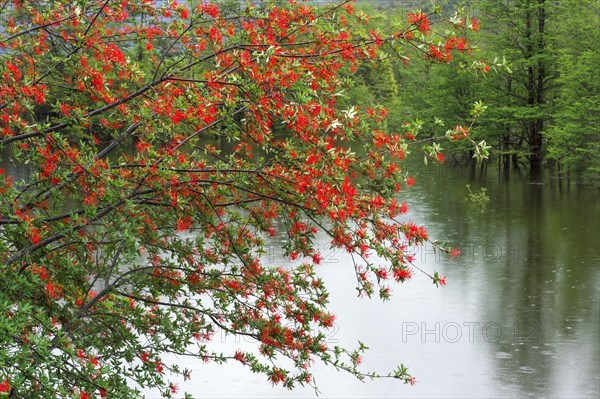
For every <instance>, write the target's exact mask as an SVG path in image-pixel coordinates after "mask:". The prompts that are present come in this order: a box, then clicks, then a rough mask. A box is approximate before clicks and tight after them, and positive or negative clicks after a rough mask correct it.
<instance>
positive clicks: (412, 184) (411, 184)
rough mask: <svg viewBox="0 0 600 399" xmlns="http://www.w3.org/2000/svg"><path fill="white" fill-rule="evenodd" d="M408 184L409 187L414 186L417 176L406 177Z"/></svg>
mask: <svg viewBox="0 0 600 399" xmlns="http://www.w3.org/2000/svg"><path fill="white" fill-rule="evenodd" d="M406 185H407V186H408V187H412V186H414V185H415V178H414V177H409V178H407V179H406Z"/></svg>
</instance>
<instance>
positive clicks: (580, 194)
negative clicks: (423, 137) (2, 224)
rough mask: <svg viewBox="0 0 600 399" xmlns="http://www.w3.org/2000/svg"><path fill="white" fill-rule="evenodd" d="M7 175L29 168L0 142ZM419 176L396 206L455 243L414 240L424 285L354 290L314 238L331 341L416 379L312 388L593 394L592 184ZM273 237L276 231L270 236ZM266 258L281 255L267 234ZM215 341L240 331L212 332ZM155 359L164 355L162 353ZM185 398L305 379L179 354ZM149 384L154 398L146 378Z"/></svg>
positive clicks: (599, 350)
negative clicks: (369, 293)
mask: <svg viewBox="0 0 600 399" xmlns="http://www.w3.org/2000/svg"><path fill="white" fill-rule="evenodd" d="M2 158H3V159H2V162H1V166H2V167H3V168H4V169H5V170H7V171H8V173H10V174H13V175H14V176H15V177H17V179H26V177H27V175H28V174H30V173H31V170H29V169H27V168H26V167H24V166H19V167H16V166H15V165H14V164H12V163H11V162H9V161H8V160H7V156H6V154H3V157H2ZM413 171H414V172H415V175H416V178H417V185H416V186H415V187H414V188H412V189H410V190H407V191H406V192H404V193H402V195H403V196H405V197H404V198H403V199H407V201H408V202H409V204H410V205H412V208H411V211H410V213H409V215H408V217H410V218H411V219H413V220H414V221H416V222H420V223H423V224H425V225H426V226H428V229H429V231H430V235H431V236H432V237H434V238H436V239H442V240H448V241H449V243H450V244H451V245H453V246H460V248H461V250H462V254H461V256H460V258H459V259H453V260H450V259H447V258H446V257H444V256H442V255H440V254H439V253H435V252H434V251H433V248H431V247H430V246H425V247H423V248H420V249H419V250H418V252H417V253H416V255H417V262H418V264H419V266H420V267H422V268H424V269H426V270H432V269H435V270H438V271H440V273H441V274H443V275H447V280H448V286H446V287H444V288H440V289H436V288H435V286H433V285H432V284H431V281H430V280H428V279H427V278H426V277H424V276H420V275H416V276H415V278H414V280H413V281H412V282H410V283H407V284H404V285H400V286H396V289H395V291H394V293H395V295H394V297H393V298H392V300H391V301H389V302H386V303H381V302H380V301H379V300H364V299H358V298H356V292H355V290H354V284H355V280H354V274H353V271H352V262H351V260H350V258H349V257H347V256H346V255H345V254H344V253H342V252H334V251H332V250H328V249H327V242H326V241H325V240H322V241H321V242H320V243H319V246H320V248H321V249H322V250H323V255H324V257H325V262H324V264H323V265H322V266H321V267H320V269H319V272H320V274H321V275H322V277H323V279H324V280H325V281H326V283H327V284H328V286H329V289H330V292H331V299H332V309H333V310H334V312H335V313H336V314H337V316H338V318H337V322H336V326H335V328H334V329H333V330H332V331H331V334H330V336H329V338H330V340H331V342H332V343H337V344H342V345H348V346H354V345H355V344H356V340H357V339H361V340H362V341H363V342H365V343H366V344H367V346H369V347H370V349H371V350H370V351H369V352H368V353H367V356H366V357H365V359H364V365H365V369H369V370H373V369H374V370H379V371H387V370H391V369H393V368H394V367H395V366H396V365H397V364H398V363H400V362H402V363H404V364H406V365H408V366H409V367H410V370H411V372H412V373H413V374H414V375H415V376H416V377H417V381H418V383H417V385H416V386H414V387H408V386H402V385H399V384H398V382H396V381H394V380H383V381H371V382H367V383H366V384H363V383H360V382H358V381H356V380H354V379H353V378H352V377H350V376H349V375H346V374H343V373H338V372H336V371H335V370H331V369H328V368H325V367H323V366H322V365H319V364H316V365H315V370H316V371H315V375H316V381H317V383H318V385H319V388H320V390H321V396H322V397H524V396H528V397H540V396H552V397H556V396H559V397H594V398H595V397H598V395H600V318H599V315H600V298H599V296H600V284H599V283H600V281H599V273H598V271H599V265H600V252H599V251H600V250H599V247H600V243H599V239H600V238H599V237H600V231H599V221H600V201H599V200H598V199H599V193H598V190H597V189H593V188H589V187H584V188H582V187H580V186H575V185H571V186H568V185H560V184H558V183H553V184H550V183H548V184H529V183H528V181H527V179H519V178H518V177H514V176H508V177H506V176H502V177H501V176H499V175H498V174H497V173H496V172H495V171H493V170H491V169H490V170H488V171H487V173H483V172H482V171H481V170H479V169H478V168H475V169H473V168H471V169H465V168H457V169H452V168H449V167H444V168H441V167H437V166H430V167H425V166H415V167H414V169H413ZM466 184H470V185H471V187H472V189H473V191H476V190H478V189H479V188H480V187H486V188H487V190H488V195H489V196H490V202H489V204H488V205H487V207H486V208H485V209H484V210H481V209H480V208H479V207H477V206H476V205H474V204H470V203H468V202H465V197H466V196H467V193H468V192H467V189H466ZM275 240H277V238H275ZM272 244H273V245H272V246H271V247H270V250H269V251H268V253H267V255H266V257H265V260H264V261H265V263H266V264H268V265H272V266H279V265H285V264H286V263H288V260H286V259H283V258H282V255H281V252H280V251H279V250H278V249H277V248H278V247H277V242H276V241H274V242H273V243H272ZM214 344H215V345H216V346H217V347H218V348H222V349H223V351H227V352H230V351H232V350H236V349H238V348H250V347H252V346H253V343H252V342H246V341H244V339H241V338H238V339H236V338H235V337H231V336H226V335H219V334H217V335H216V336H215V342H214ZM165 360H166V359H165ZM180 363H181V364H182V366H186V367H188V368H190V369H192V370H193V372H192V381H191V382H187V383H185V384H184V383H180V387H181V389H182V390H187V391H189V392H191V393H193V394H194V396H195V397H223V396H225V397H236V396H237V397H268V396H271V397H281V396H286V397H312V396H314V392H313V391H312V390H311V389H309V388H300V389H298V390H296V391H287V390H285V389H283V388H280V387H272V386H271V385H270V383H269V382H267V380H266V378H265V377H264V376H262V375H254V374H252V373H251V372H250V371H248V370H246V369H245V368H243V367H242V366H240V365H237V364H231V365H220V366H218V365H211V364H202V363H193V364H190V363H189V360H187V359H181V361H180ZM147 393H148V397H153V396H155V395H153V393H152V392H151V391H149V392H147Z"/></svg>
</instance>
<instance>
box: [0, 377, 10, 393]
mask: <svg viewBox="0 0 600 399" xmlns="http://www.w3.org/2000/svg"><path fill="white" fill-rule="evenodd" d="M0 392H10V382H9V381H8V380H6V381H2V382H0Z"/></svg>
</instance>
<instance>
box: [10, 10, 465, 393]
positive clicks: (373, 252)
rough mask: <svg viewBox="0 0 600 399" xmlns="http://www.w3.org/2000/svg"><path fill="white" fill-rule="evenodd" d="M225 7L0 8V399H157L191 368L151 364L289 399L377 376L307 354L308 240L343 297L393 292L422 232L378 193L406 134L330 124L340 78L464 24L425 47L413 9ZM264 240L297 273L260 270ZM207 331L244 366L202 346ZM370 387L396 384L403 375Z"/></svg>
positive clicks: (322, 326) (356, 118)
mask: <svg viewBox="0 0 600 399" xmlns="http://www.w3.org/2000/svg"><path fill="white" fill-rule="evenodd" d="M231 9H233V8H231V7H230V8H229V11H228V13H227V14H226V15H222V14H221V13H220V11H219V8H218V7H217V6H216V5H215V4H212V3H207V2H195V1H189V2H183V3H177V2H156V3H155V2H153V1H152V0H131V1H127V0H123V1H120V2H112V1H110V0H103V1H77V2H70V1H68V2H67V1H53V2H46V1H20V0H14V1H8V2H6V3H5V4H4V5H3V7H2V9H1V10H0V12H1V20H0V23H1V24H2V27H1V28H0V73H1V74H2V81H1V82H0V93H1V96H0V98H1V104H0V129H1V133H0V151H2V154H4V155H3V156H5V157H6V158H7V159H8V161H7V162H6V165H5V166H4V167H5V169H6V170H1V169H0V195H1V197H0V314H2V317H1V318H0V397H1V396H8V397H11V398H22V397H27V398H48V397H54V398H72V397H75V398H82V399H83V398H91V397H111V398H117V397H123V398H125V397H138V396H140V395H141V394H140V393H139V391H138V387H137V386H135V384H139V385H143V386H147V387H148V386H150V387H157V388H159V389H161V391H162V392H163V394H164V395H165V396H170V395H172V394H173V393H174V391H175V390H176V387H175V386H173V385H172V384H171V383H170V381H169V378H170V375H171V374H176V375H183V376H184V377H186V378H189V377H190V375H189V371H188V370H185V369H182V368H180V367H178V365H170V364H165V362H163V360H162V359H161V356H163V355H164V354H168V353H175V354H185V355H190V356H194V357H196V358H198V359H200V360H204V361H216V362H225V361H229V360H234V361H238V362H241V363H243V364H244V365H247V366H248V367H249V368H250V369H251V370H252V371H255V372H261V373H264V374H265V375H266V376H267V377H268V378H269V379H270V381H272V382H273V383H282V384H284V385H285V386H287V387H290V388H291V387H293V386H294V385H295V384H298V383H300V384H311V373H310V365H311V362H312V361H313V360H314V359H321V360H322V361H323V362H325V363H326V364H330V365H333V366H335V367H337V368H339V369H343V370H346V371H349V372H351V373H352V374H354V375H356V376H357V377H359V378H364V377H365V376H376V375H375V374H370V373H366V372H363V371H361V370H360V369H359V363H360V354H361V351H362V350H363V349H364V348H363V347H362V346H361V347H359V348H358V349H356V350H351V349H344V348H338V347H330V346H328V345H327V343H326V342H325V333H324V332H325V331H326V329H327V328H329V327H331V326H332V323H333V320H334V316H333V315H332V314H331V313H330V312H329V311H328V310H327V306H326V305H327V301H328V294H327V291H326V287H324V285H323V282H322V280H321V279H320V278H319V277H318V276H317V275H316V274H315V265H317V264H319V263H320V262H321V260H322V257H321V255H320V254H319V252H318V251H317V249H316V248H315V247H314V246H313V240H314V238H315V236H316V234H327V235H328V236H329V237H330V239H331V244H332V245H333V246H335V247H336V248H341V249H344V250H346V251H348V252H349V253H351V254H352V255H353V258H354V259H355V263H354V265H349V267H354V269H355V271H356V279H357V287H358V290H359V292H360V293H361V294H363V295H367V296H371V295H372V294H374V293H378V294H379V295H380V296H381V297H382V298H384V299H385V298H388V296H389V290H390V288H389V285H388V284H389V283H390V282H393V281H394V280H395V281H399V282H403V281H405V280H407V279H409V278H410V277H411V274H412V272H413V269H412V267H411V260H412V259H411V256H410V252H408V249H409V246H411V245H414V244H419V243H422V242H424V241H425V240H427V239H428V235H427V232H426V230H425V228H424V227H422V226H417V225H415V224H414V223H412V222H410V221H406V220H403V219H401V218H400V217H401V215H402V214H403V213H405V212H406V210H407V206H406V204H405V203H402V202H401V201H399V200H398V197H397V193H398V192H399V191H400V190H401V189H403V188H404V187H406V186H409V185H411V184H412V182H413V179H411V178H410V177H409V176H407V174H406V172H405V171H404V169H403V167H402V166H401V161H402V160H403V158H404V156H405V154H406V153H407V151H408V143H409V142H410V140H412V139H414V136H415V134H416V132H415V131H413V130H411V129H412V128H413V127H414V128H415V129H416V126H418V125H417V124H412V125H410V124H409V125H407V130H406V131H402V132H386V131H384V130H383V129H382V128H381V126H382V125H381V124H382V121H383V119H384V118H385V115H386V111H385V109H383V108H382V107H372V108H368V107H359V106H356V107H350V108H347V109H339V107H338V106H337V105H336V104H338V102H337V99H338V97H339V96H340V94H341V93H342V92H343V89H344V87H343V81H342V80H341V79H339V76H340V74H341V73H342V72H344V71H347V70H353V69H354V68H357V65H358V62H361V61H362V60H365V59H372V58H375V57H376V56H377V54H378V51H379V49H380V48H381V47H382V46H392V47H394V51H395V52H396V53H401V54H404V53H405V52H406V51H408V49H410V48H416V49H417V51H422V52H424V53H425V54H428V56H429V57H431V58H432V59H438V60H440V61H444V60H445V59H446V58H447V57H448V56H449V54H450V53H451V52H452V51H456V50H459V51H461V50H464V45H461V46H458V44H460V43H462V42H461V41H460V39H459V38H458V36H457V35H458V34H460V32H461V30H462V29H468V28H469V26H468V24H467V23H465V21H464V20H460V19H454V20H452V21H448V22H447V23H448V28H447V31H446V32H445V35H446V36H445V38H444V39H443V40H444V41H442V42H440V41H439V40H440V39H439V37H436V36H434V35H432V34H430V29H431V27H430V25H429V20H428V16H427V15H425V14H423V13H421V12H414V13H411V14H410V15H409V16H408V20H407V23H406V25H405V27H404V28H403V29H400V30H397V31H395V32H393V33H386V34H383V33H377V32H369V33H361V32H362V30H361V29H360V28H357V24H359V23H360V22H361V21H364V20H365V18H366V16H364V15H356V14H355V13H354V12H353V7H352V5H351V4H349V3H348V2H344V3H342V4H337V5H327V6H325V7H323V8H313V7H310V6H307V5H306V4H304V3H296V2H295V1H290V3H289V4H287V5H285V6H283V5H282V6H277V7H276V6H266V5H264V4H263V5H261V6H260V7H257V6H256V7H254V6H248V7H246V8H244V9H243V10H242V11H241V12H240V13H239V14H238V15H231ZM448 35H449V36H448ZM344 73H346V72H344ZM456 132H459V131H458V130H456ZM459 133H460V136H461V137H462V136H466V135H467V134H468V131H467V129H465V128H463V129H462V130H460V132H459ZM458 136H459V134H458V133H457V134H456V135H454V136H453V138H458ZM219 143H221V144H224V145H220V144H219ZM225 144H226V145H225ZM353 149H357V150H356V151H354V150H353ZM15 165H16V166H21V167H23V168H27V170H29V171H30V172H31V173H29V175H28V176H25V177H24V178H18V179H17V178H15V176H14V173H10V170H9V169H10V168H12V167H13V166H15ZM276 221H277V224H276ZM268 237H279V238H280V240H281V241H283V242H284V244H283V248H284V250H285V253H286V255H287V256H289V257H291V258H292V259H297V258H299V259H301V260H302V262H301V264H300V265H299V266H297V267H290V266H286V265H281V267H276V268H273V267H267V266H265V265H263V264H261V254H262V253H264V248H265V240H266V239H267V238H268ZM430 277H431V278H432V280H433V282H434V283H436V284H440V283H441V284H443V283H445V280H444V278H442V277H441V276H439V275H438V274H437V273H434V272H431V275H430ZM218 330H222V331H226V332H228V333H231V334H240V335H246V336H250V337H254V338H255V339H256V340H257V342H258V344H257V346H258V348H257V349H258V350H257V352H235V353H230V354H220V353H215V352H213V351H211V349H210V345H209V344H207V342H208V341H210V340H211V337H212V336H213V335H214V334H215V332H216V331H218ZM282 358H284V359H285V358H288V359H291V362H292V363H291V364H292V367H286V366H285V365H286V364H289V363H284V362H280V360H281V359H282ZM386 376H389V377H393V378H398V379H400V380H402V381H404V382H412V381H413V380H412V377H411V376H410V375H409V374H408V372H407V370H406V368H405V367H404V366H400V367H399V368H398V369H397V370H396V371H392V372H391V373H390V374H389V375H387V374H386Z"/></svg>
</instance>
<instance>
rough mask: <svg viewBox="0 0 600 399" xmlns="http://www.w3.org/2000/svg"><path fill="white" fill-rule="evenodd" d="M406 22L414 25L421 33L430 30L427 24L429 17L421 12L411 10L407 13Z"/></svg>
mask: <svg viewBox="0 0 600 399" xmlns="http://www.w3.org/2000/svg"><path fill="white" fill-rule="evenodd" d="M408 23H409V24H413V25H416V27H417V29H418V30H419V32H421V33H427V32H429V31H430V30H431V26H430V25H429V19H428V18H427V15H425V13H423V12H416V13H415V12H411V13H409V14H408Z"/></svg>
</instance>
